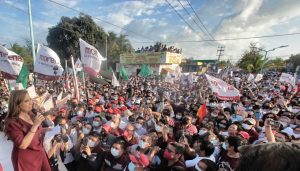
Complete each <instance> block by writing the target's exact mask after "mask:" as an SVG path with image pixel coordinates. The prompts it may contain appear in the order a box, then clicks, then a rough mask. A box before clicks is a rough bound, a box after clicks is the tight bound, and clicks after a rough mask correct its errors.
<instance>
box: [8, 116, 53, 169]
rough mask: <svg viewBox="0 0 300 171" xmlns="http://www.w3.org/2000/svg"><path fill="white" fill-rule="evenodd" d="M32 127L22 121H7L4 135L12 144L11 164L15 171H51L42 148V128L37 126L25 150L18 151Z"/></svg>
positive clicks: (16, 119)
mask: <svg viewBox="0 0 300 171" xmlns="http://www.w3.org/2000/svg"><path fill="white" fill-rule="evenodd" d="M31 127H32V125H31V124H29V123H27V122H25V121H24V120H22V119H19V118H14V119H9V120H7V123H6V135H7V136H8V138H9V139H10V140H11V141H12V142H13V144H14V146H13V150H12V164H13V167H14V170H17V171H41V170H43V171H51V168H50V165H49V161H48V157H47V155H46V152H45V150H44V147H43V141H42V130H43V129H42V126H39V127H38V129H37V131H36V132H35V135H34V137H33V139H32V141H31V143H30V145H29V146H28V147H27V148H26V149H24V150H23V149H20V148H19V146H20V145H21V144H22V141H23V139H24V137H25V136H26V135H27V133H28V132H29V131H30V129H31Z"/></svg>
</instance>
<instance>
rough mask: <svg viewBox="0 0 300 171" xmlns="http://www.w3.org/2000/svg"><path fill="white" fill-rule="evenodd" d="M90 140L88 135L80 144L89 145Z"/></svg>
mask: <svg viewBox="0 0 300 171" xmlns="http://www.w3.org/2000/svg"><path fill="white" fill-rule="evenodd" d="M88 141H89V138H88V137H84V138H83V139H82V140H81V142H80V144H82V145H84V146H87V145H88Z"/></svg>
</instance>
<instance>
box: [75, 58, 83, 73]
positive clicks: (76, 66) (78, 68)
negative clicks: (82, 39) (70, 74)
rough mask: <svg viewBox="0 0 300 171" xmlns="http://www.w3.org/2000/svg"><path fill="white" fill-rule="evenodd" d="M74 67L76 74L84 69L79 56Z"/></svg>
mask: <svg viewBox="0 0 300 171" xmlns="http://www.w3.org/2000/svg"><path fill="white" fill-rule="evenodd" d="M74 68H75V72H76V74H77V72H78V71H82V63H81V61H80V59H79V58H78V59H77V61H76V63H75V66H74Z"/></svg>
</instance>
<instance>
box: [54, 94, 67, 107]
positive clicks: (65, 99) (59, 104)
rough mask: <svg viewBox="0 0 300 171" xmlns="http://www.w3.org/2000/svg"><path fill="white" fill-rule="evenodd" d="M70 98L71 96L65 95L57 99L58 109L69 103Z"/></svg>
mask: <svg viewBox="0 0 300 171" xmlns="http://www.w3.org/2000/svg"><path fill="white" fill-rule="evenodd" d="M69 99H70V97H69V96H66V97H64V98H63V99H61V100H57V101H56V107H57V108H58V109H61V108H62V107H64V106H65V105H66V104H67V102H68V100H69Z"/></svg>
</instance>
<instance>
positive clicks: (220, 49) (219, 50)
mask: <svg viewBox="0 0 300 171" xmlns="http://www.w3.org/2000/svg"><path fill="white" fill-rule="evenodd" d="M218 48H219V49H218V50H217V53H219V54H217V56H218V63H219V62H220V58H221V56H223V52H224V49H225V46H219V47H218Z"/></svg>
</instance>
